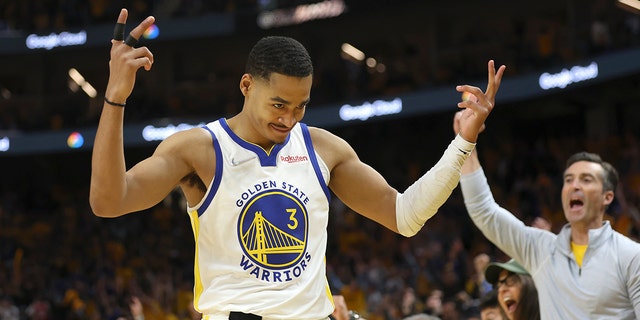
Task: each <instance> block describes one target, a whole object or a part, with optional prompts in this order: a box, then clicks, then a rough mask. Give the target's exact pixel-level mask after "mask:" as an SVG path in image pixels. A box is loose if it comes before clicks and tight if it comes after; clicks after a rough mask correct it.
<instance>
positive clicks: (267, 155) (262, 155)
mask: <svg viewBox="0 0 640 320" xmlns="http://www.w3.org/2000/svg"><path fill="white" fill-rule="evenodd" d="M219 121H220V125H221V126H222V128H223V129H224V130H225V131H226V132H227V134H228V135H229V136H230V137H231V139H232V140H233V141H235V143H237V144H238V145H240V146H241V147H243V148H245V149H247V150H249V151H252V152H253V153H255V154H256V155H257V156H258V159H259V160H260V165H261V166H263V167H275V166H276V164H277V162H278V152H280V150H281V149H282V148H283V147H284V146H285V145H286V144H287V143H288V142H289V138H290V137H291V136H290V135H288V136H287V139H286V140H285V141H284V142H283V143H280V144H276V145H274V146H273V148H271V150H270V151H266V150H264V149H262V147H260V146H259V145H256V144H253V143H251V142H247V141H245V140H243V139H242V138H240V137H238V135H237V134H235V132H233V131H232V130H231V128H229V125H228V124H227V120H226V119H224V118H221V119H220V120H219Z"/></svg>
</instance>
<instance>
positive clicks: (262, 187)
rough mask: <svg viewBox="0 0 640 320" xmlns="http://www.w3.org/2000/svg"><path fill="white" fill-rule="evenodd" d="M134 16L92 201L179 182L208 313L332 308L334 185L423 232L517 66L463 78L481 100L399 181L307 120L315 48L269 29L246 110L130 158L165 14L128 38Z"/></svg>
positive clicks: (141, 203)
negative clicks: (133, 126)
mask: <svg viewBox="0 0 640 320" xmlns="http://www.w3.org/2000/svg"><path fill="white" fill-rule="evenodd" d="M126 19H127V11H126V10H125V9H123V10H122V11H121V12H120V15H119V17H118V23H117V25H116V31H115V32H114V39H113V40H112V47H111V54H110V55H111V60H110V62H109V69H110V74H109V81H108V84H107V88H106V92H105V103H104V106H103V110H102V114H101V117H100V122H99V125H98V130H97V133H96V138H95V145H94V149H93V158H92V174H91V192H90V202H91V207H92V210H93V212H94V213H95V214H96V215H98V216H101V217H118V216H121V215H124V214H127V213H130V212H135V211H140V210H143V209H146V208H149V207H151V206H153V205H155V204H157V203H158V202H160V201H162V200H163V199H164V198H165V196H166V195H167V194H168V193H169V192H170V191H171V190H173V189H174V188H175V187H176V186H179V187H180V188H181V190H182V192H183V194H184V196H185V198H186V200H187V203H188V208H187V211H188V213H189V216H190V218H191V222H192V226H193V231H194V236H195V244H196V251H195V270H194V271H195V277H194V278H195V288H194V295H195V296H194V305H195V308H196V309H197V310H198V311H199V312H201V313H202V314H203V318H204V319H215V320H217V319H298V320H300V319H314V320H318V319H326V318H327V317H328V316H329V315H330V314H331V313H332V312H333V311H334V306H333V301H332V297H331V293H330V291H329V288H328V284H327V279H326V276H325V272H326V270H325V261H324V256H325V250H326V245H327V230H326V227H327V222H328V213H329V199H330V192H333V193H334V194H335V195H336V196H337V197H338V198H340V199H341V200H342V201H343V202H344V203H345V204H346V205H347V206H349V207H350V208H352V209H354V210H355V211H356V212H358V213H359V214H361V215H363V216H365V217H367V218H369V219H371V220H374V221H376V222H378V223H380V224H381V225H383V226H385V227H387V228H389V229H390V230H393V231H395V232H398V233H400V234H402V235H405V236H412V235H414V234H416V233H417V232H418V231H419V230H420V229H421V227H422V225H423V224H424V223H425V221H426V220H427V219H429V218H430V217H431V216H432V215H433V214H435V213H436V211H437V210H438V208H439V207H440V206H441V205H442V204H443V203H444V201H445V200H446V199H447V198H448V196H449V195H450V194H451V192H452V190H453V189H454V188H455V187H456V186H457V183H458V181H459V177H460V167H461V165H462V163H463V162H464V161H465V159H466V158H467V156H468V155H469V154H470V153H471V150H473V148H474V146H475V141H476V139H477V135H478V132H479V130H480V128H481V126H482V124H483V123H484V121H485V119H486V118H487V116H488V115H489V113H490V112H491V110H492V108H493V102H494V98H495V95H496V92H497V90H498V87H499V85H500V80H501V78H502V74H503V72H504V69H505V67H504V66H502V67H500V68H499V69H498V71H497V72H496V70H495V67H494V63H493V61H490V62H489V63H488V71H489V72H488V73H489V82H488V87H487V90H486V92H482V90H481V89H479V88H476V87H471V86H459V87H458V90H459V91H460V92H462V91H469V92H471V93H473V94H474V95H475V96H476V97H478V98H479V102H477V103H476V102H469V101H467V102H462V103H460V104H459V107H460V108H464V109H465V110H466V113H465V117H464V119H463V120H462V122H461V126H462V129H461V132H460V134H459V135H458V136H457V137H456V138H455V139H454V140H453V141H452V142H451V144H450V145H449V146H448V148H447V149H446V150H445V152H444V154H443V156H442V158H441V159H440V161H439V162H438V163H437V164H436V165H435V166H434V167H433V168H432V169H431V170H430V171H429V172H428V173H427V174H425V175H424V176H423V177H421V178H420V179H419V180H418V181H416V182H415V183H414V185H412V186H411V187H409V188H408V189H407V190H405V191H404V192H403V193H399V192H398V191H396V190H395V189H393V188H392V187H391V186H389V184H388V183H387V182H386V181H385V179H384V178H383V177H382V176H381V175H380V174H379V173H378V172H376V171H375V170H374V169H373V168H371V167H370V166H368V165H366V164H364V163H362V162H361V161H360V160H359V159H358V156H357V155H356V153H355V152H354V150H353V148H352V147H351V146H350V145H349V144H348V143H347V142H345V141H344V140H342V139H340V138H339V137H337V136H335V135H333V134H331V133H330V132H328V131H325V130H322V129H319V128H312V127H307V126H306V125H305V124H304V123H302V122H300V121H301V120H302V117H303V116H304V113H305V109H306V107H307V104H308V103H309V98H310V91H311V84H312V78H313V67H312V63H311V59H310V57H309V55H308V53H307V51H306V49H305V48H304V47H303V46H302V45H301V44H300V43H299V42H297V41H295V40H293V39H291V38H286V37H266V38H263V39H261V40H260V41H258V42H257V43H256V44H255V46H254V47H253V49H252V50H251V52H250V53H249V57H248V60H247V64H246V73H245V74H243V75H242V77H241V78H240V81H239V89H240V91H241V92H242V94H243V95H244V105H243V108H242V111H241V112H240V113H239V114H237V115H235V116H234V117H232V118H229V119H224V118H223V119H219V120H217V121H213V122H211V123H209V124H207V125H206V126H204V127H202V128H195V129H190V130H186V131H181V132H178V133H176V134H174V135H172V136H170V137H168V138H167V139H165V140H164V141H163V142H161V143H160V144H159V145H158V147H157V149H156V150H155V152H154V153H153V154H152V155H151V156H150V157H149V158H147V159H145V160H143V161H141V162H140V163H138V164H137V165H135V166H134V167H133V168H131V169H129V170H128V171H127V170H126V168H125V156H124V151H123V132H122V130H123V114H124V105H125V103H126V100H127V97H128V96H129V95H130V94H131V92H132V90H133V87H134V82H135V75H136V71H137V70H138V69H139V68H144V69H145V70H147V71H148V70H150V69H151V67H152V65H153V55H152V54H151V52H150V51H149V49H148V48H146V47H140V48H135V47H134V45H135V43H136V39H138V38H139V37H140V35H141V34H142V33H143V31H144V30H145V29H146V28H147V27H149V26H150V25H151V24H152V23H153V22H154V18H153V17H148V18H147V19H146V20H144V21H143V22H141V23H140V24H139V25H138V26H137V27H136V28H134V29H133V30H132V31H131V32H130V34H129V36H128V37H127V39H126V40H125V39H124V24H125V22H126ZM123 40H124V41H123Z"/></svg>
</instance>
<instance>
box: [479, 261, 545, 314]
mask: <svg viewBox="0 0 640 320" xmlns="http://www.w3.org/2000/svg"><path fill="white" fill-rule="evenodd" d="M484 276H485V278H486V279H487V281H488V282H489V283H491V284H493V286H494V288H495V290H497V291H498V302H499V303H500V306H501V307H502V310H503V311H504V314H505V315H506V316H507V318H508V319H509V320H521V319H527V320H534V319H540V305H539V304H538V290H537V289H536V286H535V284H534V283H533V279H532V278H531V275H530V274H529V273H528V272H527V270H525V269H524V267H522V266H521V265H520V264H519V263H517V262H516V261H515V260H513V259H511V260H509V261H507V262H505V263H500V262H492V263H490V264H489V265H488V266H487V269H486V270H485V271H484Z"/></svg>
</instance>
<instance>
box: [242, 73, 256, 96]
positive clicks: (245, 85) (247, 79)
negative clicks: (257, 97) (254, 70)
mask: <svg viewBox="0 0 640 320" xmlns="http://www.w3.org/2000/svg"><path fill="white" fill-rule="evenodd" d="M252 83H253V78H252V77H251V75H250V74H248V73H245V74H243V75H242V78H240V92H242V95H243V96H245V97H246V96H247V93H249V88H251V84H252Z"/></svg>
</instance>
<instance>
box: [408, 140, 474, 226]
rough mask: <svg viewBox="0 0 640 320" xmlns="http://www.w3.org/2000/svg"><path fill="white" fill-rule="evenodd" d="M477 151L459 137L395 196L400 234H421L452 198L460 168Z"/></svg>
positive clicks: (458, 179) (471, 144) (458, 178)
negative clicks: (429, 167)
mask: <svg viewBox="0 0 640 320" xmlns="http://www.w3.org/2000/svg"><path fill="white" fill-rule="evenodd" d="M473 148H475V143H471V142H468V141H466V140H464V139H463V138H462V137H461V136H460V135H457V136H456V137H455V139H453V140H452V141H451V143H450V144H449V146H448V147H447V149H446V150H445V151H444V154H443V155H442V157H441V158H440V160H439V161H438V163H436V165H435V166H433V168H431V170H429V171H427V173H425V174H424V175H423V176H422V177H420V179H418V180H417V181H416V182H414V183H413V184H412V185H411V186H410V187H409V188H407V190H405V191H404V193H398V196H397V197H396V223H397V224H398V232H400V234H402V235H403V236H405V237H411V236H413V235H415V234H416V233H418V231H420V229H421V228H422V226H423V225H424V223H425V222H427V220H428V219H429V218H431V217H432V216H433V215H434V214H436V212H437V211H438V209H439V208H440V207H441V206H442V204H444V202H445V201H447V199H448V198H449V196H450V195H451V192H452V191H453V189H454V188H455V187H456V186H457V185H458V182H459V181H460V168H461V167H462V164H463V163H464V161H465V160H466V159H467V158H468V157H469V154H471V151H473Z"/></svg>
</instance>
